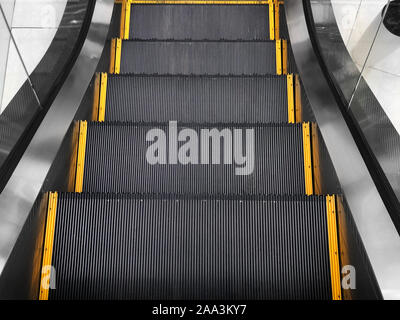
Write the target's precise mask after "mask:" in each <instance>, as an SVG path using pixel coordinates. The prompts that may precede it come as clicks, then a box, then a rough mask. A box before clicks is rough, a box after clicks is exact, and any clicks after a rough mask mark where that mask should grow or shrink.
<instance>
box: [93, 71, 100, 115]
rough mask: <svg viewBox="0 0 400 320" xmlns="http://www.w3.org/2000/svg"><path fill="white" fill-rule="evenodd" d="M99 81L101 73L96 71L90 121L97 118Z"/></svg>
mask: <svg viewBox="0 0 400 320" xmlns="http://www.w3.org/2000/svg"><path fill="white" fill-rule="evenodd" d="M100 81H101V74H100V73H96V75H95V79H94V88H93V110H92V121H97V119H98V118H99V103H100Z"/></svg>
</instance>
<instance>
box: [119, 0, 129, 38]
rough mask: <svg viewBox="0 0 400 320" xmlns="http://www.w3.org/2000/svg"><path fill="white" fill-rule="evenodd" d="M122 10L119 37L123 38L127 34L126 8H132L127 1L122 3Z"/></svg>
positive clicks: (124, 0)
mask: <svg viewBox="0 0 400 320" xmlns="http://www.w3.org/2000/svg"><path fill="white" fill-rule="evenodd" d="M121 4H122V8H121V20H120V24H119V37H120V38H123V37H124V33H125V13H126V6H130V5H129V3H127V1H126V0H123V1H121Z"/></svg>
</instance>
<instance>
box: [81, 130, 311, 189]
mask: <svg viewBox="0 0 400 320" xmlns="http://www.w3.org/2000/svg"><path fill="white" fill-rule="evenodd" d="M155 128H158V129H161V130H163V131H164V132H165V133H166V143H168V139H169V134H168V125H165V124H132V123H89V124H88V129H87V142H86V157H85V167H84V177H83V191H90V192H133V193H185V194H305V178H304V155H303V137H302V134H303V133H302V126H301V125H287V124H282V125H275V124H270V125H254V126H249V127H245V126H243V125H240V124H239V125H211V126H210V125H202V124H200V125H186V126H179V127H178V131H180V130H181V129H182V128H192V129H194V130H195V132H196V133H197V135H198V140H199V141H198V142H199V149H198V150H200V144H201V141H200V140H201V135H200V130H201V129H203V128H206V129H214V128H216V129H218V130H221V129H229V132H230V133H231V135H232V137H233V133H232V131H233V129H242V130H243V131H242V134H243V136H242V142H243V144H241V145H242V146H243V148H244V149H243V153H244V151H245V150H246V152H247V154H248V155H250V154H251V153H250V151H247V149H245V148H249V149H248V150H250V146H249V144H247V145H246V143H245V142H246V141H245V140H244V139H245V136H246V129H254V167H253V171H252V172H251V174H247V175H238V172H237V170H238V169H239V168H243V167H244V166H245V165H238V164H236V163H237V162H235V161H234V159H232V164H230V165H229V164H223V163H224V161H225V160H224V159H225V155H227V154H224V150H223V149H222V148H220V149H219V150H220V152H221V157H220V158H219V159H220V163H221V164H211V163H212V160H211V156H212V155H213V152H211V147H212V141H211V140H210V143H209V150H210V151H209V154H210V156H209V157H208V159H209V163H210V164H181V163H179V162H178V164H153V165H151V164H149V162H148V160H147V158H146V152H147V150H148V147H149V146H150V145H152V144H153V143H154V142H151V141H150V142H147V141H146V134H147V133H148V131H149V130H151V129H155ZM221 140H222V142H225V140H224V139H221ZM227 141H228V140H227ZM237 141H239V140H234V142H235V143H234V145H235V146H237ZM247 141H248V142H250V140H247ZM184 143H185V142H180V143H179V147H180V146H182V145H183V144H184ZM221 145H222V144H221ZM226 145H227V146H229V143H226ZM170 150H172V149H170V148H168V146H167V148H166V152H167V153H168V152H169V151H170ZM233 151H235V150H231V151H230V152H231V153H230V154H232V153H233ZM202 154H203V150H202V151H201V152H200V151H199V156H198V159H199V160H198V162H199V163H200V162H201V156H202ZM204 154H205V153H204ZM166 158H167V159H166V160H167V162H168V163H171V162H172V160H171V158H170V157H169V156H168V154H167V157H166ZM250 160H251V159H250V158H249V159H248V161H247V163H248V164H249V166H248V167H247V168H250V164H251V161H250ZM203 163H204V162H203ZM247 173H250V171H248V172H247Z"/></svg>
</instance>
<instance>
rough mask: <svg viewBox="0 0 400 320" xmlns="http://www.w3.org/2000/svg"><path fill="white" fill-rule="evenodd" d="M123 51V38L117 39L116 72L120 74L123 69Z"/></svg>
mask: <svg viewBox="0 0 400 320" xmlns="http://www.w3.org/2000/svg"><path fill="white" fill-rule="evenodd" d="M121 52H122V40H121V39H117V40H116V48H115V70H114V74H119V73H120V71H121Z"/></svg>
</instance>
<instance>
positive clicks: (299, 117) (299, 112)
mask: <svg viewBox="0 0 400 320" xmlns="http://www.w3.org/2000/svg"><path fill="white" fill-rule="evenodd" d="M294 92H295V103H294V105H295V109H296V123H301V122H303V103H302V99H301V85H300V76H299V75H298V74H296V77H295V90H294Z"/></svg>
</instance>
